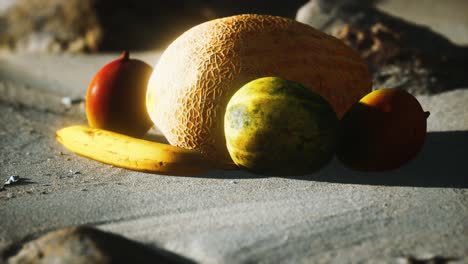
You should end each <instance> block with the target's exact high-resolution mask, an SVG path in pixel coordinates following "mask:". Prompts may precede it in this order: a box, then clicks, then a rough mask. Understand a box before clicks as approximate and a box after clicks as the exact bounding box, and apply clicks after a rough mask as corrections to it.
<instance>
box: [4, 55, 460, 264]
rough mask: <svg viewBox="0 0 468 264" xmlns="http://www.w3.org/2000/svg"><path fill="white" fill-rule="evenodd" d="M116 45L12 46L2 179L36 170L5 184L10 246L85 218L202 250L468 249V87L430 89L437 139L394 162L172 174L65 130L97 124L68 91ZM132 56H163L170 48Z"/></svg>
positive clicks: (318, 257) (356, 252)
mask: <svg viewBox="0 0 468 264" xmlns="http://www.w3.org/2000/svg"><path fill="white" fill-rule="evenodd" d="M117 56H118V54H103V55H38V54H23V55H6V54H3V55H1V57H0V124H1V126H0V179H6V178H7V177H8V176H11V175H18V176H20V177H21V178H22V179H24V180H23V181H22V182H21V184H18V185H13V186H5V188H4V190H3V191H0V252H1V251H2V249H3V250H4V249H5V248H7V246H8V245H11V244H14V243H18V241H22V240H23V241H25V240H26V241H27V240H29V239H31V238H33V237H35V236H38V235H41V234H43V233H45V232H47V231H50V230H54V229H56V228H60V227H65V226H71V225H81V224H87V225H92V226H95V227H97V228H99V229H102V230H106V231H111V232H114V233H116V234H120V235H123V236H125V237H127V238H130V239H133V240H135V241H138V242H142V243H145V244H148V245H150V246H154V247H162V248H164V249H167V250H169V251H171V252H174V253H176V254H179V255H181V256H183V257H186V258H188V259H191V260H194V261H196V262H201V263H257V262H258V263H280V262H290V263H311V262H325V263H327V262H335V263H337V262H338V263H347V262H352V263H356V262H360V261H364V262H370V263H406V262H405V261H406V260H407V259H408V258H411V257H414V258H417V259H430V258H434V257H441V258H455V259H457V260H458V261H459V262H460V263H462V262H468V189H467V188H468V176H467V175H468V164H467V158H466V157H467V156H468V112H467V110H468V109H467V103H468V89H458V90H455V91H451V92H446V93H442V94H439V95H434V96H419V97H418V99H419V100H420V102H421V103H422V105H423V107H424V108H425V110H428V111H430V112H431V116H430V119H429V121H428V122H429V123H428V130H429V133H428V138H427V142H426V145H425V146H424V149H423V151H422V153H421V154H420V155H419V156H418V157H417V158H416V159H415V160H414V161H413V162H411V163H410V164H408V165H407V166H404V167H403V168H401V169H399V170H397V171H394V172H387V173H359V172H353V171H350V170H348V169H346V168H344V167H343V166H342V165H341V164H340V163H339V162H337V161H333V162H332V163H331V164H329V166H327V167H326V168H325V169H324V170H322V171H321V172H319V173H316V174H313V175H307V176H304V177H292V178H289V177H258V176H255V175H253V174H249V173H246V172H240V171H235V172H232V171H231V172H226V171H213V172H210V173H207V174H203V175H200V176H198V177H175V176H163V175H156V174H149V173H141V172H133V171H129V170H125V169H120V168H115V167H112V166H108V165H105V164H101V163H98V162H95V161H92V160H89V159H86V158H83V157H79V156H76V155H74V154H72V153H70V152H69V151H67V150H66V149H64V148H63V147H62V146H61V145H60V144H59V143H57V142H56V141H55V139H54V132H55V131H56V130H57V129H59V128H60V127H63V126H66V125H72V124H86V119H85V115H84V112H83V107H82V105H80V104H75V105H73V106H71V107H69V108H67V106H65V105H63V104H62V103H61V100H62V98H63V97H70V98H73V99H76V98H82V97H83V96H84V94H85V91H86V89H87V84H88V82H89V81H90V79H91V78H92V76H93V74H94V73H95V72H96V71H97V70H98V69H99V68H100V67H101V66H102V65H103V64H105V63H106V62H108V61H109V60H111V59H112V58H116V57H117ZM134 57H137V58H140V59H142V60H145V61H147V62H149V63H150V64H154V63H155V62H156V61H157V58H158V57H159V53H158V52H149V53H138V54H135V55H134ZM152 133H158V132H157V130H153V131H152ZM2 181H3V180H2ZM0 187H1V186H0Z"/></svg>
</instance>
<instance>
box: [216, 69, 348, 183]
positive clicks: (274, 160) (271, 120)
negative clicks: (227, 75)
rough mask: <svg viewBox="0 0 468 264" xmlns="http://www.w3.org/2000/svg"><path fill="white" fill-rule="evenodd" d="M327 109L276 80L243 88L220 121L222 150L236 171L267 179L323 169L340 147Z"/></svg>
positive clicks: (323, 102) (312, 94)
mask: <svg viewBox="0 0 468 264" xmlns="http://www.w3.org/2000/svg"><path fill="white" fill-rule="evenodd" d="M338 127H339V121H338V118H337V116H336V113H335V111H334V110H333V108H332V106H331V105H330V104H329V103H328V102H327V101H326V100H325V99H324V98H323V97H322V96H320V95H319V94H317V93H315V92H313V91H312V90H311V89H308V88H305V87H304V86H303V85H301V84H299V83H297V82H293V81H288V80H284V79H281V78H278V77H264V78H259V79H256V80H254V81H251V82H249V83H247V84H245V85H244V86H243V87H242V88H240V89H239V90H238V91H237V92H236V93H235V94H234V95H233V96H232V98H231V99H230V101H229V103H228V105H227V108H226V113H225V115H224V132H225V137H226V144H227V149H228V151H229V154H230V156H231V158H232V160H233V161H234V162H235V163H236V164H237V165H238V166H240V167H241V168H244V169H247V170H249V171H251V172H254V173H259V174H269V175H272V174H273V175H303V174H307V173H312V172H315V171H317V170H319V169H320V168H322V167H323V166H324V165H326V164H327V163H328V162H329V161H330V160H331V158H332V157H333V155H334V153H335V151H336V148H337V146H338V141H339V131H338Z"/></svg>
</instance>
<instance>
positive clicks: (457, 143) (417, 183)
mask: <svg viewBox="0 0 468 264" xmlns="http://www.w3.org/2000/svg"><path fill="white" fill-rule="evenodd" d="M197 177H201V178H218V179H246V178H247V179H252V178H265V177H268V176H262V175H254V174H251V173H248V172H244V171H240V170H238V171H213V172H209V173H206V174H203V175H199V176H197ZM285 178H287V179H295V180H305V181H307V180H308V181H318V182H330V183H343V184H362V185H381V186H408V187H440V188H443V187H451V188H468V131H450V132H430V133H428V135H427V139H426V143H425V145H424V147H423V149H422V151H421V152H420V153H419V155H418V156H417V157H416V158H415V159H414V160H412V161H411V162H409V163H408V164H407V165H405V166H403V167H401V168H400V169H398V170H394V171H388V172H358V171H352V170H350V169H347V168H345V167H344V166H343V165H342V164H341V163H340V162H339V161H338V160H336V159H334V160H333V161H332V162H331V163H330V164H329V165H328V166H327V167H326V168H324V169H322V170H321V171H320V172H318V173H314V174H310V175H305V176H291V177H285Z"/></svg>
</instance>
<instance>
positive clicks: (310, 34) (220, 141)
mask: <svg viewBox="0 0 468 264" xmlns="http://www.w3.org/2000/svg"><path fill="white" fill-rule="evenodd" d="M264 76H277V77H281V78H284V79H287V80H292V81H296V82H299V83H301V84H303V85H304V86H306V87H308V88H310V89H312V90H313V91H315V92H317V93H319V94H320V95H322V96H323V97H325V98H326V99H327V100H328V101H329V102H330V104H331V105H332V106H333V108H334V109H335V111H336V112H337V114H338V116H342V115H343V114H344V113H345V111H346V110H347V109H348V108H350V107H351V105H353V104H354V103H355V102H357V101H358V100H359V99H360V98H361V97H363V96H364V95H365V94H367V93H369V92H370V91H371V82H372V79H371V75H370V73H369V71H368V68H367V65H366V63H365V62H364V61H363V60H362V59H361V58H360V57H359V55H358V54H357V53H355V52H354V51H353V50H352V49H351V48H349V47H348V46H346V45H345V44H343V43H342V42H341V41H339V40H337V39H335V38H333V37H331V36H329V35H327V34H325V33H322V32H320V31H318V30H316V29H314V28H312V27H310V26H307V25H305V24H302V23H299V22H297V21H294V20H291V19H287V18H282V17H276V16H268V15H238V16H232V17H226V18H221V19H216V20H212V21H208V22H205V23H203V24H200V25H198V26H195V27H193V28H191V29H190V30H188V31H186V32H185V33H183V34H182V35H181V36H180V37H179V38H177V39H176V40H175V41H174V42H173V43H172V44H170V45H169V47H168V48H167V49H166V50H165V51H164V52H163V54H162V55H161V57H160V59H159V62H158V63H157V65H156V66H155V69H154V72H153V74H152V76H151V78H150V81H149V84H148V88H147V89H148V90H147V99H146V104H147V110H148V112H149V115H150V117H151V119H152V120H153V122H154V123H155V125H156V126H157V127H158V128H159V129H160V130H161V131H162V132H163V134H164V135H165V136H166V138H167V140H168V141H169V142H170V143H171V144H173V145H176V146H180V147H183V148H188V149H198V150H200V151H201V152H202V153H204V154H206V155H208V156H211V157H215V158H219V159H224V160H230V157H229V153H228V152H227V148H226V143H225V138H224V131H223V127H224V123H223V118H224V113H225V109H226V105H227V103H228V101H229V99H230V98H231V96H232V95H233V94H234V93H235V92H236V91H237V90H238V89H239V88H240V87H242V86H243V85H244V84H246V83H247V82H249V81H251V80H254V79H257V78H260V77H264ZM291 118H293V117H291Z"/></svg>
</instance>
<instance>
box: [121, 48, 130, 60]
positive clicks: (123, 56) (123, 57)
mask: <svg viewBox="0 0 468 264" xmlns="http://www.w3.org/2000/svg"><path fill="white" fill-rule="evenodd" d="M129 57H130V52H128V50H124V51H123V52H122V54H120V57H119V59H120V60H128V59H129Z"/></svg>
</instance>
